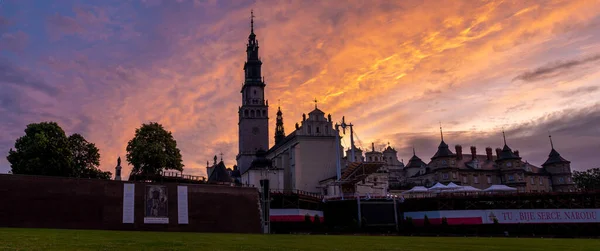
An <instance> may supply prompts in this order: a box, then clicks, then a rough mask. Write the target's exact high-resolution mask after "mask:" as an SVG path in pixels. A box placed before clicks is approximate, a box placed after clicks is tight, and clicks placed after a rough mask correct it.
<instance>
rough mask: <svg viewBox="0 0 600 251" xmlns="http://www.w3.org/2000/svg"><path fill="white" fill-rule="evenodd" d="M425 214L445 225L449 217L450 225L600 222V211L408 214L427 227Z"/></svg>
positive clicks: (560, 210) (489, 211)
mask: <svg viewBox="0 0 600 251" xmlns="http://www.w3.org/2000/svg"><path fill="white" fill-rule="evenodd" d="M425 215H427V218H428V219H429V222H430V223H431V224H441V222H442V218H444V217H445V218H446V220H447V222H448V224H449V225H461V224H465V225H473V224H492V223H494V219H496V220H497V221H498V223H501V224H502V223H503V224H513V223H525V224H527V223H529V224H542V223H600V209H490V210H453V211H421V212H405V213H404V217H405V218H406V217H411V218H412V219H413V222H414V223H415V224H417V225H421V224H423V221H424V218H425Z"/></svg>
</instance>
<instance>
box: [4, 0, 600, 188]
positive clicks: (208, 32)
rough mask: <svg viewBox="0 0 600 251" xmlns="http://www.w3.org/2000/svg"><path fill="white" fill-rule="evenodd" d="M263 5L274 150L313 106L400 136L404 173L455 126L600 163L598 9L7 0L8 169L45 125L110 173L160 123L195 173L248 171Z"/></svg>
mask: <svg viewBox="0 0 600 251" xmlns="http://www.w3.org/2000/svg"><path fill="white" fill-rule="evenodd" d="M251 9H254V14H255V16H256V18H255V33H256V34H257V38H258V40H259V42H260V46H261V47H260V56H261V58H262V60H263V75H264V76H265V80H266V85H267V86H266V90H267V91H266V96H267V99H268V100H269V104H270V110H269V114H270V118H271V119H270V120H269V124H270V129H269V134H270V141H271V144H273V141H274V140H273V132H274V127H275V119H274V118H275V112H276V111H277V104H278V103H280V105H281V109H282V111H283V114H284V115H283V116H284V122H285V129H286V133H290V132H291V131H292V129H293V128H294V124H295V123H296V122H299V121H300V120H301V118H302V113H308V112H310V111H311V110H312V109H313V108H314V102H313V100H314V99H315V98H316V99H317V100H318V103H319V108H320V109H321V110H323V111H324V112H326V113H331V114H332V116H333V119H334V120H335V121H339V120H341V117H342V116H346V120H347V121H351V122H352V123H354V125H355V131H356V133H357V136H358V138H359V139H360V141H359V142H358V143H357V145H358V146H362V147H363V148H364V147H369V148H370V145H371V142H375V143H376V147H377V148H382V147H384V146H385V145H386V144H387V142H390V144H391V145H392V147H395V148H396V149H397V150H398V151H399V153H398V157H399V158H400V159H404V160H405V162H407V161H408V159H409V158H410V157H411V156H412V147H413V146H414V147H415V148H416V152H417V155H419V156H420V157H421V158H422V159H424V160H429V159H430V158H431V156H433V154H434V153H435V151H436V147H437V145H438V144H439V140H440V139H439V123H440V122H441V123H442V125H443V127H444V131H445V133H444V139H445V141H446V143H448V144H449V145H450V146H451V149H452V150H453V151H454V145H456V144H461V145H462V146H463V148H466V149H467V150H466V152H468V151H469V150H468V147H469V146H471V145H475V146H477V148H478V151H479V152H480V153H482V154H483V153H484V152H485V150H484V148H485V147H487V146H491V147H493V148H496V147H501V146H502V144H503V143H502V133H501V132H502V128H504V130H505V131H506V137H507V141H508V145H509V146H510V147H511V148H512V149H513V150H519V151H520V155H521V156H522V157H523V160H524V161H525V160H527V161H529V162H530V163H532V164H534V165H538V166H539V165H541V164H542V163H543V161H545V159H546V158H547V156H548V153H549V152H550V143H549V141H548V132H551V133H552V138H553V140H554V146H555V148H556V149H557V150H558V152H560V153H561V155H562V156H563V157H564V158H566V159H568V160H570V161H571V162H572V167H573V169H575V170H584V169H587V168H593V167H600V1H599V0H589V1H585V0H565V1H521V0H514V1H476V0H469V1H467V0H465V1H457V0H451V1H450V0H449V1H441V0H430V1H417V0H414V1H350V0H344V1H333V0H330V1H293V0H289V1H241V0H240V1H237V0H231V1H217V0H206V1H202V0H197V1H191V0H190V1H185V0H180V1H175V0H172V1H166V0H165V1H161V0H145V1H124V0H116V1H108V0H102V1H66V0H65V1H25V0H23V1H17V0H12V1H6V0H3V1H0V34H1V35H0V155H1V158H0V173H6V172H8V171H9V170H10V164H9V163H8V161H7V160H6V157H5V156H6V155H7V154H8V151H9V149H10V148H11V147H14V142H15V140H16V139H17V138H18V137H21V136H23V135H24V131H23V130H24V129H25V126H26V125H27V124H29V123H35V122H41V121H56V122H58V123H59V125H60V126H62V128H63V129H64V130H65V131H66V132H67V134H72V133H80V134H82V135H83V136H84V137H85V138H86V139H87V140H88V141H90V142H93V143H95V144H96V145H97V146H98V148H99V149H100V154H101V165H100V167H101V169H103V170H107V171H111V172H113V173H114V167H115V165H116V159H117V157H118V156H119V155H120V156H121V157H124V156H125V154H126V152H125V147H126V145H127V142H128V141H129V140H130V139H131V138H132V137H133V135H134V131H135V129H136V128H138V127H139V126H140V125H141V124H142V123H146V122H150V121H156V122H159V123H161V124H163V125H164V126H165V128H166V129H168V130H170V131H172V132H173V135H174V137H175V139H176V140H177V144H178V146H179V148H180V149H181V153H182V155H183V161H184V164H185V171H184V173H187V174H197V175H205V172H206V170H205V168H204V167H205V166H206V161H207V160H211V162H212V157H213V156H214V155H219V153H221V152H222V153H223V156H224V161H225V164H226V165H227V166H228V167H231V166H233V164H235V155H236V154H237V120H238V117H237V109H238V106H239V105H241V94H240V88H241V84H242V82H243V70H242V67H243V63H244V61H245V43H246V41H247V37H248V34H249V32H250V27H249V26H250V10H251ZM343 143H344V144H345V146H346V147H347V146H349V140H347V139H346V137H345V139H344V141H343ZM463 151H465V150H463ZM124 163H126V162H125V161H124ZM129 171H130V168H129V167H124V171H123V175H124V176H128V174H129Z"/></svg>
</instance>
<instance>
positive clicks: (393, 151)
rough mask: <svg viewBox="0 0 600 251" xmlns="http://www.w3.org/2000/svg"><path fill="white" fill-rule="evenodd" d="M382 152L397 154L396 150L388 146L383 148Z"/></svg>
mask: <svg viewBox="0 0 600 251" xmlns="http://www.w3.org/2000/svg"><path fill="white" fill-rule="evenodd" d="M383 152H384V153H388V152H391V153H397V151H396V149H394V148H392V147H391V146H389V145H388V146H387V147H386V148H385V150H383Z"/></svg>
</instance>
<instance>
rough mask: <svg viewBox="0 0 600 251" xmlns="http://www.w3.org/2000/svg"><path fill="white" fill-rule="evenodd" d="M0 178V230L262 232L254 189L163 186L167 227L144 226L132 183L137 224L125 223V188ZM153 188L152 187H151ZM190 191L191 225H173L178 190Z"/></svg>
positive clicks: (138, 185)
mask: <svg viewBox="0 0 600 251" xmlns="http://www.w3.org/2000/svg"><path fill="white" fill-rule="evenodd" d="M124 183H132V182H124V181H112V180H92V179H75V178H59V177H44V176H26V175H10V174H0V227H30V228H38V227H41V228H75V229H112V230H156V231H198V232H236V233H260V232H261V226H260V212H259V208H258V206H257V205H258V204H259V203H258V191H257V190H256V189H255V188H244V187H228V186H215V185H191V184H175V183H164V184H161V185H164V186H167V190H168V191H167V193H168V208H169V210H168V215H169V224H144V199H145V198H144V192H145V185H147V184H149V183H142V182H134V183H135V213H134V217H135V223H134V224H123V223H122V219H123V184H124ZM151 184H156V183H151ZM178 185H184V186H187V187H188V205H189V206H188V211H189V213H188V214H189V224H187V225H179V224H178V222H177V186H178Z"/></svg>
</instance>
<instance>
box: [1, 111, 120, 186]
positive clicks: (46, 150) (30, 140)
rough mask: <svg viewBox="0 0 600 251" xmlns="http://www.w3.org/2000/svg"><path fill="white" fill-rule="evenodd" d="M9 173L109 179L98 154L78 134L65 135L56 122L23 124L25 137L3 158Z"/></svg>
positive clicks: (94, 147) (93, 146)
mask: <svg viewBox="0 0 600 251" xmlns="http://www.w3.org/2000/svg"><path fill="white" fill-rule="evenodd" d="M6 159H7V160H8V162H10V164H11V172H12V173H13V174H28V175H46V176H63V177H78V178H97V179H110V177H111V173H110V172H102V171H101V170H100V169H98V166H99V165H100V153H99V151H98V148H96V146H95V145H94V144H93V143H90V142H88V141H87V140H85V138H84V137H83V136H81V135H80V134H73V135H71V136H69V137H68V138H67V136H66V134H65V131H64V130H63V129H62V128H61V127H60V126H59V125H58V124H57V123H56V122H40V123H33V124H29V125H27V127H26V128H25V136H22V137H20V138H18V139H17V140H16V141H15V149H14V150H13V149H12V148H11V149H10V150H9V152H8V156H7V157H6Z"/></svg>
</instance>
